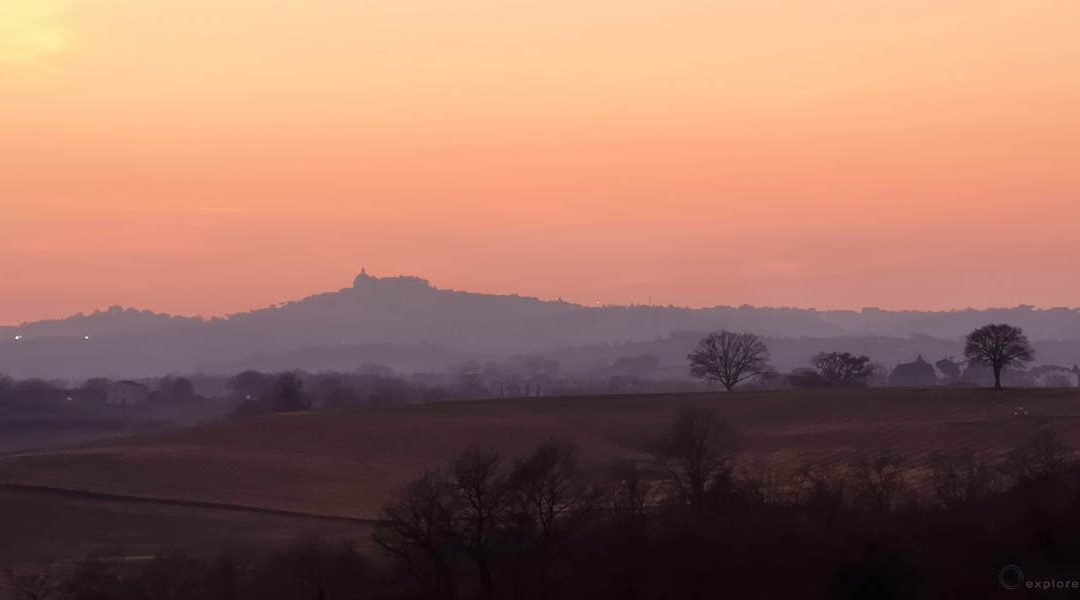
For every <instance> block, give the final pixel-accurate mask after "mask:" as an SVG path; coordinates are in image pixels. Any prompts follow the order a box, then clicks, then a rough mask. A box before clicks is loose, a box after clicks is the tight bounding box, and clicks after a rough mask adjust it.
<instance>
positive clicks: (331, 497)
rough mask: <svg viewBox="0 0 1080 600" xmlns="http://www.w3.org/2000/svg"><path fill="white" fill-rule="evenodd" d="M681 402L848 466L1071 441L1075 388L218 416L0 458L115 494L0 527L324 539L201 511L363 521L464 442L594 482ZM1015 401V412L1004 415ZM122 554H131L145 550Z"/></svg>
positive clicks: (767, 450)
mask: <svg viewBox="0 0 1080 600" xmlns="http://www.w3.org/2000/svg"><path fill="white" fill-rule="evenodd" d="M689 404H702V405H707V406H710V407H713V408H715V409H716V410H717V411H718V412H719V413H720V414H721V415H723V417H724V418H725V419H726V420H728V421H729V422H730V423H731V425H732V427H733V429H734V430H735V431H736V433H737V435H738V439H739V449H740V452H741V458H740V460H742V461H745V462H758V461H760V462H766V463H769V464H772V465H775V466H778V467H780V468H784V467H790V466H794V465H797V464H798V463H800V462H802V461H804V460H810V459H813V460H828V461H837V462H847V461H849V460H851V459H852V458H854V457H856V456H858V455H859V454H862V453H872V452H876V451H878V450H881V449H891V450H895V451H897V452H900V453H902V454H904V455H906V456H908V457H910V458H912V459H919V458H921V457H922V456H924V455H925V454H927V453H929V452H932V451H935V450H945V449H949V448H961V447H967V448H972V449H976V450H986V451H1004V450H1007V449H1009V448H1012V447H1013V446H1015V445H1016V444H1018V443H1019V442H1021V441H1023V440H1024V439H1025V438H1027V437H1028V436H1029V435H1030V434H1031V433H1032V432H1034V431H1036V430H1037V429H1039V428H1049V429H1053V430H1055V431H1056V432H1058V433H1059V434H1060V435H1061V436H1062V437H1063V438H1064V439H1065V440H1066V441H1068V442H1069V443H1070V445H1072V446H1073V447H1080V393H1078V392H1077V390H1031V389H1025V390H1011V391H1005V392H993V391H991V390H972V389H947V388H939V389H931V390H877V389H875V390H853V391H820V392H817V391H815V392H760V393H759V392H742V393H734V394H730V395H729V394H723V393H716V394H697V395H659V396H595V397H577V398H532V399H517V400H491V401H475V402H458V403H445V404H432V405H422V406H404V407H383V408H370V409H365V410H359V411H355V412H313V413H300V414H286V415H276V416H269V417H259V418H251V419H244V420H237V421H228V422H221V423H218V424H214V425H208V426H201V427H195V428H190V429H185V430H178V431H170V432H164V433H156V434H148V435H143V436H137V437H132V438H127V439H120V440H107V441H101V442H95V443H90V444H84V445H78V446H72V447H67V448H62V449H53V450H46V451H34V452H26V453H21V454H15V455H9V456H5V457H0V484H7V485H9V486H10V485H18V486H40V487H45V488H51V489H55V490H74V491H87V492H93V493H96V494H101V495H115V496H125V497H128V498H125V499H118V500H113V501H110V500H109V499H108V498H106V497H99V498H91V497H84V496H70V497H64V496H60V495H58V494H57V493H56V492H53V493H51V494H44V493H39V492H31V491H25V490H23V491H18V490H11V489H9V490H8V491H0V521H3V522H4V527H5V528H8V529H9V531H14V532H16V536H18V535H21V536H22V537H23V539H26V540H27V543H31V542H32V541H33V540H36V541H37V544H38V545H39V546H41V547H40V548H38V549H37V552H38V553H40V552H41V551H42V549H48V548H52V547H64V548H68V549H70V548H73V547H78V548H79V549H80V550H81V549H84V548H87V547H89V546H90V545H91V544H89V543H88V541H89V540H100V544H99V545H100V546H101V547H102V548H103V549H106V550H107V549H108V547H109V546H115V545H117V542H118V541H119V542H122V541H124V536H125V535H128V534H131V535H136V534H135V533H133V532H136V531H156V532H158V533H159V534H160V535H161V536H163V537H162V539H167V540H175V541H177V543H178V544H179V545H181V546H195V547H205V546H206V543H207V542H209V541H210V540H212V539H213V537H214V536H219V537H222V538H228V539H244V538H245V536H246V539H264V538H266V539H269V538H273V539H283V538H286V537H289V536H290V535H299V534H301V533H305V534H306V533H312V532H314V531H316V530H321V531H323V532H324V533H328V534H333V535H339V534H343V532H346V533H347V532H348V531H357V530H358V529H357V528H359V527H360V525H359V524H353V523H348V522H344V521H342V522H334V521H322V522H318V523H317V525H318V526H317V527H314V528H313V527H312V526H311V525H312V523H316V521H313V520H311V519H309V518H306V517H299V516H288V515H273V514H267V513H257V512H250V511H244V510H231V511H230V510H223V509H221V508H214V507H210V506H208V505H231V506H235V507H239V508H244V507H248V508H254V509H264V510H274V511H291V512H297V513H306V514H309V515H321V516H332V517H345V518H353V519H372V518H377V517H378V514H379V509H380V507H381V506H382V505H383V503H384V502H385V501H386V500H387V499H388V498H390V497H391V495H392V494H393V493H394V492H395V491H396V490H397V489H399V488H400V487H402V486H403V485H404V484H405V483H407V482H408V481H409V480H411V479H413V478H414V477H416V476H417V474H418V473H419V472H420V471H421V470H422V469H424V468H425V467H437V466H442V465H444V464H445V463H446V462H447V461H448V460H449V459H450V458H452V457H453V456H454V455H456V454H457V453H458V452H460V451H461V450H462V449H464V448H465V447H466V446H468V445H469V444H481V445H485V446H489V447H494V448H498V449H500V450H501V451H503V452H504V453H505V454H506V455H508V456H514V455H518V454H522V453H525V452H528V451H529V450H531V449H532V448H533V447H535V446H536V445H537V444H538V443H540V442H542V441H544V440H546V439H548V438H551V437H558V438H562V439H566V440H571V441H573V442H575V443H576V444H577V445H578V447H579V449H580V451H581V455H582V458H583V461H584V463H585V466H586V467H587V468H589V469H592V470H594V471H595V472H597V473H600V472H601V471H602V469H603V468H604V467H605V466H607V465H609V464H611V463H612V462H614V461H617V460H621V459H632V458H644V457H645V456H646V453H645V449H644V448H645V440H647V439H648V438H649V437H650V436H652V435H654V434H655V433H656V432H658V431H660V430H662V429H663V427H664V426H665V424H666V423H667V421H668V419H669V418H670V417H671V415H672V413H673V412H674V411H675V410H676V409H677V408H678V407H681V406H685V405H689ZM1020 406H1023V407H1024V409H1025V410H1026V412H1027V415H1026V416H1016V415H1015V414H1014V413H1015V412H1016V411H1017V409H1018V407H1020ZM136 498H147V499H158V500H165V501H170V502H172V501H175V502H176V504H167V503H166V504H149V503H140V502H137V501H135V499H136ZM182 503H204V506H194V505H183V504H182ZM28 507H32V508H33V510H28ZM151 523H159V524H160V526H152V525H151ZM11 524H15V525H17V526H12V525H11ZM350 528H351V529H350ZM245 531H247V532H249V534H250V535H248V534H245V533H244V532H245ZM20 532H21V533H20ZM125 532H126V533H125ZM136 537H137V536H136ZM7 539H8V540H11V539H15V538H7ZM80 540H82V541H80ZM224 541H225V540H223V542H224ZM3 545H5V546H7V545H8V543H7V542H5V544H3ZM131 545H133V546H135V547H136V548H137V549H140V550H139V551H143V550H148V549H149V548H150V546H152V545H153V544H151V543H150V542H149V541H146V540H138V539H135V540H134V543H132V544H131ZM5 550H7V551H10V550H11V548H5Z"/></svg>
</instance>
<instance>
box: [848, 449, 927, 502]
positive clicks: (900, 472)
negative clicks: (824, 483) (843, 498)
mask: <svg viewBox="0 0 1080 600" xmlns="http://www.w3.org/2000/svg"><path fill="white" fill-rule="evenodd" d="M906 474H907V466H906V464H905V462H904V460H903V458H902V457H900V455H898V454H895V453H893V452H890V451H883V452H881V453H879V454H878V455H877V456H874V457H872V458H871V457H863V458H860V459H858V460H856V461H855V462H853V463H852V465H851V482H852V486H853V488H854V489H853V491H854V497H855V501H856V502H857V503H858V504H859V506H862V507H863V508H865V509H866V510H868V511H870V512H872V513H875V514H878V515H883V514H886V513H888V512H890V511H892V510H893V509H895V508H896V507H897V504H898V503H899V502H900V500H902V499H903V498H905V497H906V496H910V494H911V493H912V492H911V488H910V486H909V485H908V482H907V478H906V476H907V475H906Z"/></svg>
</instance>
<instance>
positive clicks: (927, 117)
mask: <svg viewBox="0 0 1080 600" xmlns="http://www.w3.org/2000/svg"><path fill="white" fill-rule="evenodd" d="M1078 23H1080V3H1078V2H1075V0H1062V1H1053V0H1043V1H1040V0H1031V1H1024V2H1020V1H1015V2H1013V1H988V0H979V1H969V0H955V1H951V2H940V1H939V0H934V1H929V0H906V1H905V2H885V1H877V0H834V1H823V0H813V1H811V0H805V1H803V0H789V1H786V2H778V1H776V2H774V1H762V0H754V1H749V0H747V1H739V2H718V1H716V0H693V1H691V0H665V1H663V2H658V1H655V0H649V1H646V0H619V1H615V0H590V1H589V2H582V1H581V0H456V1H455V2H446V1H444V0H438V1H437V0H304V1H303V2H300V1H297V0H213V1H211V0H153V1H152V2H148V1H147V0H0V208H3V211H2V213H0V215H2V221H0V223H2V224H3V229H4V233H3V236H0V323H17V322H20V321H22V320H27V319H37V318H42V317H47V316H60V315H66V314H69V313H73V312H76V311H79V310H89V309H93V308H97V307H103V306H108V305H111V304H123V305H134V306H138V307H142V308H151V309H155V310H162V311H169V312H177V313H184V314H204V315H210V314H220V313H225V312H230V311H236V310H242V309H246V308H251V307H257V306H263V305H266V304H270V303H273V302H277V301H281V300H286V299H292V298H297V297H301V296H304V295H307V294H309V293H313V292H317V291H322V290H328V289H337V288H339V287H343V286H345V285H348V283H349V282H350V281H351V278H352V277H353V275H354V274H355V272H356V271H358V270H359V268H360V267H361V266H367V267H368V269H369V270H370V271H372V272H374V273H375V274H397V273H414V274H418V275H422V276H425V277H427V278H429V279H431V280H432V281H433V282H434V283H435V284H436V285H439V286H440V287H451V288H457V289H469V290H479V291H493V292H517V293H522V294H528V295H537V296H541V297H546V298H555V297H563V298H565V299H570V300H576V301H580V302H585V303H594V302H597V301H599V302H603V303H631V302H646V301H648V300H649V298H650V297H651V298H652V300H653V302H657V303H664V304H667V303H674V304H689V305H713V304H743V303H749V304H761V305H799V306H818V307H854V308H858V307H862V306H881V307H888V308H898V307H910V308H949V307H965V306H988V305H1015V304H1021V303H1025V304H1035V305H1039V306H1057V305H1068V306H1076V305H1080V277H1078V276H1077V273H1078V271H1080V265H1078V262H1080V261H1078V259H1080V244H1078V242H1077V234H1076V232H1077V230H1078V229H1080V76H1077V74H1078V73H1080V36H1077V35H1076V27H1077V24H1078Z"/></svg>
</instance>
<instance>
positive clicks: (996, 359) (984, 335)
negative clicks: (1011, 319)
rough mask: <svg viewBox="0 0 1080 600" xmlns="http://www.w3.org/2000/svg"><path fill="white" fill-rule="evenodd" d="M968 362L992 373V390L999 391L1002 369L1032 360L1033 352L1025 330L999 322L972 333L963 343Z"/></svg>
mask: <svg viewBox="0 0 1080 600" xmlns="http://www.w3.org/2000/svg"><path fill="white" fill-rule="evenodd" d="M964 356H966V357H967V358H968V360H970V361H972V362H974V363H976V364H980V365H983V366H987V367H990V368H991V369H993V370H994V388H995V389H999V390H1000V389H1001V372H1002V371H1003V370H1004V369H1005V367H1019V366H1023V365H1025V364H1027V363H1029V362H1031V361H1032V360H1033V359H1034V358H1035V350H1034V349H1032V347H1031V342H1029V341H1028V339H1027V336H1026V335H1024V330H1023V329H1020V328H1019V327H1013V326H1012V325H1006V324H1004V323H1000V324H997V325H986V326H983V327H980V328H978V329H976V330H975V331H972V332H971V333H969V334H968V336H967V342H966V343H965V344H964Z"/></svg>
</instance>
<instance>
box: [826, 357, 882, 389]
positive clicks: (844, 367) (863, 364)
mask: <svg viewBox="0 0 1080 600" xmlns="http://www.w3.org/2000/svg"><path fill="white" fill-rule="evenodd" d="M813 362H814V368H815V369H817V371H818V373H819V374H820V375H821V379H822V384H823V385H824V386H825V387H831V388H844V387H866V383H867V381H868V380H869V379H870V377H871V376H873V375H874V371H875V367H874V365H873V364H871V363H870V358H869V357H866V356H855V355H854V354H851V353H850V352H821V353H819V354H818V355H817V356H815V357H814V361H813Z"/></svg>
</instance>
